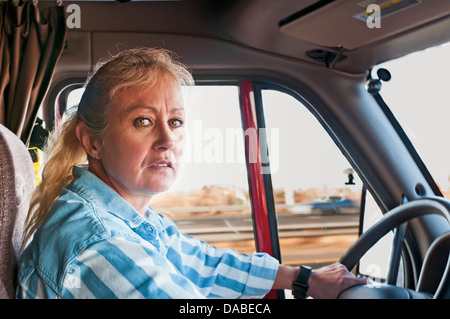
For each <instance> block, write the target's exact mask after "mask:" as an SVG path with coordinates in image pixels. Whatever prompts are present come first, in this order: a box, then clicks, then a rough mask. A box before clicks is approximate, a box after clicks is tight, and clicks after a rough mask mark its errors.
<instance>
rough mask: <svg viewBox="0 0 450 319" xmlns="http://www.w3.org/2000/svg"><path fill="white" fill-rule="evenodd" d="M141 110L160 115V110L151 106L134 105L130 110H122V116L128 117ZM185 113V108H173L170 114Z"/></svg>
mask: <svg viewBox="0 0 450 319" xmlns="http://www.w3.org/2000/svg"><path fill="white" fill-rule="evenodd" d="M139 109H147V110H151V111H152V112H153V113H159V109H158V108H156V107H154V106H151V105H139V104H137V105H133V106H130V107H128V108H126V109H125V110H122V112H121V115H128V114H130V113H132V112H133V111H135V110H139ZM179 112H181V113H183V114H184V113H185V110H184V107H177V108H173V109H171V110H170V112H169V114H173V113H179Z"/></svg>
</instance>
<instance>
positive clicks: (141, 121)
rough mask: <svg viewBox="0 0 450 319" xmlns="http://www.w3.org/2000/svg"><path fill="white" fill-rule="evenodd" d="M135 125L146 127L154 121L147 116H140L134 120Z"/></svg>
mask: <svg viewBox="0 0 450 319" xmlns="http://www.w3.org/2000/svg"><path fill="white" fill-rule="evenodd" d="M133 125H134V126H136V127H146V126H149V125H152V121H151V120H150V119H149V118H147V117H138V118H137V119H135V120H134V122H133Z"/></svg>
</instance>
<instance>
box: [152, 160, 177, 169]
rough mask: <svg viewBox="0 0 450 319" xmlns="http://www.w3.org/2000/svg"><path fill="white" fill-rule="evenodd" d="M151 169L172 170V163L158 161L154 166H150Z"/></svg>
mask: <svg viewBox="0 0 450 319" xmlns="http://www.w3.org/2000/svg"><path fill="white" fill-rule="evenodd" d="M149 167H150V168H155V169H165V168H172V162H171V161H169V160H164V159H161V160H158V161H156V162H154V163H152V164H150V166H149Z"/></svg>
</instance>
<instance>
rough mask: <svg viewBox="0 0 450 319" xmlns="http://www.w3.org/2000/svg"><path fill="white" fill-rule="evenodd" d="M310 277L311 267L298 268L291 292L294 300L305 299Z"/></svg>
mask: <svg viewBox="0 0 450 319" xmlns="http://www.w3.org/2000/svg"><path fill="white" fill-rule="evenodd" d="M310 276H311V267H309V266H304V265H302V266H300V268H299V270H298V273H297V277H296V278H295V280H294V283H293V285H292V292H293V295H294V298H296V299H305V298H306V297H307V295H306V291H307V290H308V287H309V285H308V281H309V277H310Z"/></svg>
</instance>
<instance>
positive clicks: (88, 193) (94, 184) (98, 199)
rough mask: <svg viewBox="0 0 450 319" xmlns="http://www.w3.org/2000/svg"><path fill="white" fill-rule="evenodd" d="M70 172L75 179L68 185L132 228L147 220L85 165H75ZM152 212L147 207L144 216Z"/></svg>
mask: <svg viewBox="0 0 450 319" xmlns="http://www.w3.org/2000/svg"><path fill="white" fill-rule="evenodd" d="M72 173H73V176H74V177H75V180H74V181H73V183H72V184H71V185H70V186H69V187H70V188H71V189H72V190H74V191H76V192H77V193H78V194H79V195H80V196H81V197H83V198H84V199H86V200H87V201H89V202H90V203H92V204H93V205H95V206H97V207H99V208H102V209H104V210H106V211H108V212H110V213H111V214H113V215H115V216H117V217H119V218H121V219H123V220H125V221H126V222H127V224H128V225H129V226H130V227H132V228H136V227H138V226H139V225H141V224H142V222H144V221H147V222H148V221H149V218H144V216H142V215H141V214H139V212H138V211H137V210H136V209H135V208H134V207H133V206H132V205H131V204H130V203H128V202H127V201H126V200H125V199H124V198H123V197H122V196H120V195H119V193H117V192H116V191H115V190H114V189H112V188H111V187H109V186H108V185H107V184H106V183H105V182H103V181H102V180H101V179H100V178H98V177H97V176H96V175H94V174H93V173H91V172H90V171H89V170H88V169H87V166H75V167H74V168H73V171H72ZM152 213H153V211H152V210H151V209H150V208H148V209H147V211H146V216H149V217H150V216H151V215H152Z"/></svg>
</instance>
